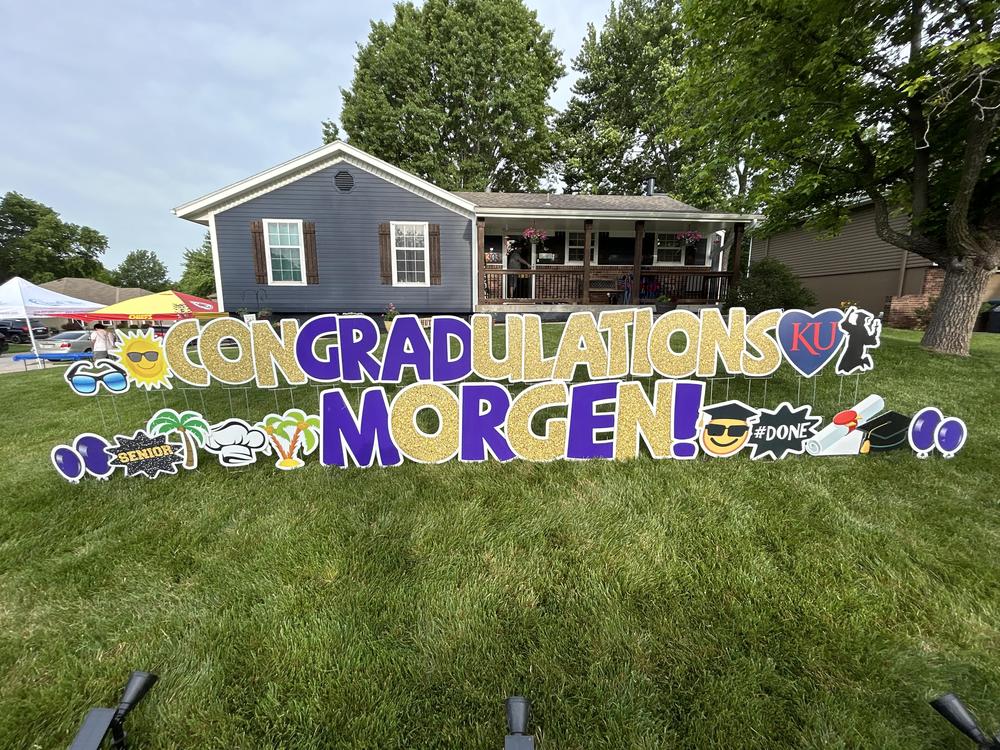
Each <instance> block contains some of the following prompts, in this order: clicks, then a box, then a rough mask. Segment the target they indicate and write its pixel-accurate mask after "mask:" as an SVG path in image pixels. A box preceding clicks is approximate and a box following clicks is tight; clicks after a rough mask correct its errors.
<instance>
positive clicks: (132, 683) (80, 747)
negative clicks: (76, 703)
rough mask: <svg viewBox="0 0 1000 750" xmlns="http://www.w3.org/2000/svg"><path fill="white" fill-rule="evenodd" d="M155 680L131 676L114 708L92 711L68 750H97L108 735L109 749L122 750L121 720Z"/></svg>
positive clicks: (148, 676)
mask: <svg viewBox="0 0 1000 750" xmlns="http://www.w3.org/2000/svg"><path fill="white" fill-rule="evenodd" d="M158 679H159V677H157V676H156V675H155V674H153V673H152V672H133V673H132V674H130V675H129V678H128V682H127V683H125V689H124V690H122V697H121V700H120V701H119V702H118V708H92V709H90V711H88V712H87V717H86V718H85V719H84V720H83V724H82V725H81V726H80V731H78V732H77V733H76V737H75V738H74V739H73V744H71V745H70V746H69V750H99V748H100V747H101V743H102V742H104V739H105V737H107V736H108V733H110V734H111V747H112V748H114V750H125V748H126V744H125V726H124V724H125V717H126V716H128V715H129V713H130V712H131V711H132V709H133V708H135V707H136V706H137V705H139V702H140V701H141V700H142V699H143V698H145V697H146V693H148V692H149V689H150V688H151V687H153V685H154V684H156V681H157V680H158Z"/></svg>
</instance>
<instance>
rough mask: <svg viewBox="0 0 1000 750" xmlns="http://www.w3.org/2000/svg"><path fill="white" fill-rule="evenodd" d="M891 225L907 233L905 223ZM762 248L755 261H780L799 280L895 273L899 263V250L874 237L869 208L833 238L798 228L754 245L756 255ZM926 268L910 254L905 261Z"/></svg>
mask: <svg viewBox="0 0 1000 750" xmlns="http://www.w3.org/2000/svg"><path fill="white" fill-rule="evenodd" d="M890 224H892V226H893V227H894V228H896V229H901V230H903V231H906V227H907V219H906V217H896V218H894V219H892V220H891V221H890ZM761 245H763V248H761V249H762V250H763V252H762V253H761V256H758V257H762V256H766V257H769V258H775V259H777V260H780V261H781V262H782V263H784V264H785V265H787V266H789V267H790V268H791V269H792V270H793V271H794V272H795V273H796V275H798V276H800V277H802V278H807V277H810V276H822V275H828V274H830V275H832V274H845V273H864V272H869V271H890V270H898V269H899V267H900V263H901V260H902V258H901V253H902V251H901V250H900V249H899V248H898V247H896V246H895V245H890V244H889V243H887V242H883V241H882V240H880V239H879V238H878V236H877V235H876V234H875V214H874V210H873V209H872V208H871V207H870V206H867V207H863V208H860V209H857V210H855V211H854V212H853V214H852V216H851V219H850V220H849V221H848V222H847V224H846V225H845V226H844V228H843V229H842V230H841V232H840V233H839V234H837V235H836V236H834V237H821V236H819V235H817V234H816V233H815V232H813V231H811V230H809V229H805V228H802V227H799V228H796V229H792V230H789V231H787V232H781V233H780V234H776V235H773V236H771V237H767V238H764V239H763V240H759V241H757V242H755V243H754V251H755V253H756V252H759V250H758V248H760V246H761ZM929 265H930V261H928V260H925V259H924V258H921V257H920V256H919V255H913V254H912V253H910V254H909V255H908V257H907V259H906V266H907V268H918V267H920V268H922V267H924V266H929Z"/></svg>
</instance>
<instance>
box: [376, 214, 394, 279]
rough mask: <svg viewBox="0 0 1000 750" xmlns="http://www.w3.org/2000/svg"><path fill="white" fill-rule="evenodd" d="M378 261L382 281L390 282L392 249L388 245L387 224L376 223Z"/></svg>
mask: <svg viewBox="0 0 1000 750" xmlns="http://www.w3.org/2000/svg"><path fill="white" fill-rule="evenodd" d="M378 261H379V266H380V267H381V269H382V283H383V284H391V283H392V250H391V249H390V247H389V224H388V223H386V224H379V225H378Z"/></svg>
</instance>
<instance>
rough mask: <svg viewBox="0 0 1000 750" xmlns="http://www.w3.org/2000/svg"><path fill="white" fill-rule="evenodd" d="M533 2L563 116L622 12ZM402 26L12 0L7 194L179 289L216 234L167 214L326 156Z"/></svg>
mask: <svg viewBox="0 0 1000 750" xmlns="http://www.w3.org/2000/svg"><path fill="white" fill-rule="evenodd" d="M526 2H527V4H528V5H529V6H530V7H532V8H534V9H535V10H537V11H538V17H539V20H540V21H541V22H542V24H543V25H544V26H545V27H546V28H548V29H551V30H553V31H554V42H555V45H556V47H557V48H559V49H560V50H562V51H563V62H564V64H565V66H566V68H567V71H568V75H567V76H566V77H565V78H564V79H563V80H562V81H561V82H560V84H559V87H558V89H557V91H556V94H555V97H554V99H553V104H554V105H555V106H556V107H557V108H559V107H561V106H562V105H564V104H565V102H566V100H567V99H568V98H569V95H570V87H571V85H572V79H573V76H572V71H569V68H570V63H571V61H572V59H573V57H575V56H576V53H577V51H578V50H579V47H580V42H581V40H582V39H583V35H584V33H585V31H586V25H587V23H588V22H593V23H595V24H596V25H598V26H599V25H600V23H601V22H602V21H603V19H604V16H605V14H606V13H607V10H608V7H609V6H610V0H526ZM391 17H392V2H391V0H365V2H339V1H336V0H315V1H314V0H301V1H300V0H285V2H281V3H274V2H262V1H258V0H248V1H244V2H238V3H237V2H233V1H232V0H230V1H229V2H225V1H223V2H219V1H218V0H205V1H204V2H199V1H198V0H180V1H177V2H173V1H172V2H167V3H154V2H134V1H130V0H119V2H106V1H105V0H89V1H88V2H86V3H78V2H67V1H66V0H31V2H15V1H14V0H4V1H3V2H0V28H2V29H5V31H4V33H3V34H0V60H3V61H4V64H3V65H2V66H0V111H2V112H3V116H2V117H0V144H2V146H0V194H3V193H6V192H7V191H9V190H14V191H16V192H19V193H21V194H22V195H25V196H27V197H29V198H32V199H34V200H37V201H41V202H42V203H45V204H46V205H49V206H51V207H52V208H54V209H55V210H56V211H57V212H58V213H59V214H60V215H61V216H62V218H63V219H64V220H65V221H69V222H72V223H74V224H85V225H87V226H91V227H94V228H95V229H97V230H98V231H100V232H103V233H104V234H105V235H107V237H108V241H109V251H108V253H107V254H106V255H105V256H104V264H105V266H107V267H109V268H113V267H114V266H116V265H118V263H120V262H121V260H122V259H123V258H124V257H125V255H126V254H127V253H128V252H129V251H131V250H134V249H136V248H145V249H149V250H153V251H155V252H156V253H157V254H159V256H160V257H161V258H162V259H163V260H164V262H166V263H167V266H168V269H169V271H170V274H171V277H172V278H174V279H176V278H178V277H179V276H180V272H181V260H182V257H183V251H184V248H185V247H197V246H199V245H200V244H201V241H202V237H203V235H204V228H203V227H201V226H199V225H197V224H193V223H190V222H187V221H184V220H182V219H178V218H176V217H175V216H174V215H173V214H172V213H171V212H170V209H172V208H173V207H174V206H177V205H180V204H181V203H184V202H186V201H188V200H191V199H193V198H197V197H199V196H201V195H204V194H205V193H209V192H211V191H213V190H215V189H217V188H220V187H223V186H224V185H228V184H229V183H232V182H235V181H237V180H241V179H243V178H245V177H249V176H250V175H252V174H255V173H257V172H260V171H261V170H263V169H267V168H268V167H271V166H274V165H275V164H279V163H281V162H284V161H287V160H288V159H290V158H293V157H295V156H298V155H299V154H302V153H305V152H306V151H310V150H312V149H313V148H316V147H317V146H319V145H321V143H322V140H321V128H320V123H321V121H322V120H324V119H328V118H331V117H332V118H335V119H336V118H337V117H338V115H339V113H340V88H341V87H342V86H343V87H347V86H349V85H350V83H351V79H352V77H353V71H354V54H355V51H356V49H357V45H358V43H361V42H364V41H365V39H366V38H367V35H368V30H369V21H370V20H372V19H383V20H388V19H391ZM484 54H488V51H485V50H484Z"/></svg>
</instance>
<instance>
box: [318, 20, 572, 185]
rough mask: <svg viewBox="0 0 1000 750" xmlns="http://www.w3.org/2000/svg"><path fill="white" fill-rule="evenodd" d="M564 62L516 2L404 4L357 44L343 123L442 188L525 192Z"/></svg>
mask: <svg viewBox="0 0 1000 750" xmlns="http://www.w3.org/2000/svg"><path fill="white" fill-rule="evenodd" d="M563 72H564V69H563V66H562V64H561V63H560V53H559V52H558V51H557V50H556V49H555V48H554V47H553V45H552V32H551V31H547V30H546V29H545V28H543V27H542V25H541V24H540V23H539V22H538V19H537V16H536V14H535V12H534V11H533V10H529V9H528V8H527V7H525V5H524V3H523V2H522V0H427V2H426V3H424V4H423V5H422V6H420V7H419V8H417V7H415V6H414V5H413V4H412V3H410V2H401V3H397V4H396V10H395V17H394V18H393V20H392V22H391V23H385V22H382V21H377V22H373V23H372V25H371V32H370V33H369V35H368V42H367V44H365V45H362V46H361V47H359V50H358V54H357V64H356V66H355V70H354V81H353V82H352V84H351V88H350V89H346V90H342V94H343V99H344V105H343V110H342V112H341V116H340V121H341V125H342V126H343V127H344V130H345V131H346V132H347V134H348V136H349V139H350V143H351V144H352V145H355V146H357V147H359V148H362V149H364V150H366V151H368V152H370V153H372V154H374V155H375V156H378V157H380V158H382V159H385V160H386V161H389V162H390V163H392V164H396V165H398V166H400V167H403V168H404V169H407V170H409V171H411V172H413V173H415V174H417V175H419V176H421V177H423V178H425V179H427V180H430V181H431V182H433V183H434V184H436V185H439V186H441V187H443V188H446V189H448V190H487V189H490V190H531V189H535V188H537V186H538V183H539V179H540V178H541V177H542V176H543V175H544V174H545V172H546V170H547V169H548V167H549V165H550V164H551V162H552V159H553V142H552V133H551V128H550V120H551V118H552V116H553V114H554V111H553V109H552V107H551V106H550V105H549V97H550V95H551V93H552V91H553V89H554V87H555V84H556V81H557V80H558V79H559V77H560V76H562V74H563ZM336 133H337V130H336V128H335V125H334V123H330V122H327V123H325V124H324V135H325V138H326V140H327V142H329V140H330V139H331V138H332V137H335V135H336Z"/></svg>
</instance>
